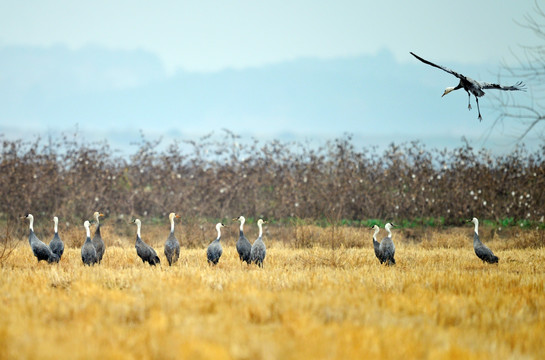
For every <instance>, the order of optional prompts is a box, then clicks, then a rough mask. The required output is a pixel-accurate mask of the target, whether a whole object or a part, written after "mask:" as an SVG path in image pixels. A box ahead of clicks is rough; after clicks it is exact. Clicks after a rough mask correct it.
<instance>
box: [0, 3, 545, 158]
mask: <svg viewBox="0 0 545 360" xmlns="http://www.w3.org/2000/svg"><path fill="white" fill-rule="evenodd" d="M534 6H535V4H534V2H532V1H518V2H510V1H504V2H498V1H492V0H484V1H478V2H475V1H469V0H462V1H423V0H417V1H411V2H399V1H380V2H378V1H346V0H344V1H342V0H341V1H335V2H331V1H316V0H314V1H237V0H235V1H209V0H200V1H155V2H153V4H150V3H146V2H135V1H93V2H74V1H30V2H13V1H5V0H0V66H1V67H0V95H2V97H1V98H2V99H3V100H0V107H1V108H3V109H4V111H3V112H1V113H0V131H2V133H4V136H6V137H18V136H23V135H24V136H28V134H39V135H42V136H44V135H45V134H50V133H58V132H61V131H70V130H72V129H74V128H75V127H77V128H78V129H80V131H81V132H82V133H84V134H86V135H88V136H89V137H91V138H97V137H99V138H100V137H104V138H106V139H107V140H109V141H111V142H113V143H115V144H116V145H119V146H121V147H123V146H126V144H128V143H129V142H130V141H131V140H133V138H134V137H135V136H138V133H139V131H140V130H141V131H143V132H144V133H149V134H152V135H153V136H165V137H166V138H187V137H191V136H196V135H197V134H204V133H208V132H210V131H214V130H216V131H217V130H218V129H221V128H227V129H230V130H232V131H234V132H235V133H241V134H247V135H249V136H250V135H251V136H255V135H258V136H267V137H269V138H271V137H282V136H284V137H286V136H292V137H293V136H295V137H318V138H324V139H327V138H331V137H335V136H340V135H342V134H343V133H353V134H355V135H356V138H358V139H360V141H361V142H362V143H365V144H371V145H372V144H373V143H374V142H375V143H379V144H384V143H386V142H390V141H404V140H405V141H406V140H411V139H420V140H422V141H423V142H425V143H427V144H430V145H433V146H435V145H442V144H446V143H448V144H459V143H460V139H461V137H462V136H464V137H466V138H469V139H470V140H472V141H475V143H476V144H477V145H481V146H484V147H490V148H492V149H496V150H497V149H500V148H506V147H508V146H511V145H512V144H513V140H514V138H515V137H516V132H517V131H519V132H520V129H517V128H516V126H515V125H511V124H507V125H506V126H503V127H501V128H495V129H493V130H492V131H491V128H490V125H491V123H492V122H493V120H494V118H495V117H496V116H497V114H498V112H497V109H494V108H493V105H494V104H493V103H492V102H491V101H488V102H487V101H485V100H481V111H482V112H483V118H484V119H485V121H483V122H481V123H479V122H478V121H477V113H476V108H475V103H474V99H473V107H474V109H473V110H472V111H471V112H468V111H467V95H466V94H465V93H464V92H458V93H456V94H454V93H453V94H452V95H450V94H449V95H448V97H445V98H441V97H440V95H441V94H442V92H443V90H444V88H445V87H447V86H455V85H456V84H457V80H456V79H455V78H452V76H451V75H449V74H446V73H442V72H441V71H440V70H438V69H434V68H431V67H428V66H426V65H424V64H422V63H420V62H418V61H417V60H416V59H414V58H413V57H412V56H411V55H410V54H409V51H413V52H415V53H417V54H419V55H420V56H422V57H424V58H427V59H429V60H431V61H434V62H436V63H439V64H442V65H446V66H449V67H451V68H454V69H456V70H457V71H458V72H462V73H467V74H471V75H470V76H472V77H474V78H479V77H482V78H483V80H485V79H486V80H487V81H496V80H498V73H499V71H500V70H501V66H502V64H507V65H512V64H515V56H516V55H517V53H518V52H519V51H520V46H521V45H530V46H531V45H535V44H537V43H538V39H537V38H534V37H533V36H532V34H531V33H530V32H529V31H528V30H527V29H525V28H524V27H522V26H520V24H517V22H519V23H524V19H525V16H527V15H529V14H532V13H533V8H534ZM510 81H511V80H510ZM517 96H518V94H517ZM29 130H30V131H29ZM490 134H491V135H490ZM487 135H489V136H488V137H487ZM526 141H527V142H528V143H529V144H530V146H532V144H534V145H535V144H536V142H535V141H534V140H532V138H528V139H527V140H526ZM533 141H534V142H533Z"/></svg>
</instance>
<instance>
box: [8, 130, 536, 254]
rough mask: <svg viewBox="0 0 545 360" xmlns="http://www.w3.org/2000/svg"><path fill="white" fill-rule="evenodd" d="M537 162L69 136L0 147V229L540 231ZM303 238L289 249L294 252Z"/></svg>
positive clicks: (339, 143)
mask: <svg viewBox="0 0 545 360" xmlns="http://www.w3.org/2000/svg"><path fill="white" fill-rule="evenodd" d="M544 155H545V147H543V148H542V149H541V151H538V152H536V153H528V152H527V151H526V150H525V149H524V148H523V147H521V148H519V149H517V150H516V151H513V152H512V153H510V154H508V155H503V156H493V155H491V154H489V153H487V152H486V151H484V150H481V151H476V150H474V149H472V148H471V147H469V146H468V145H465V146H461V147H459V148H457V149H453V150H437V149H426V147H425V146H424V145H422V144H420V143H417V142H414V143H408V144H401V145H399V144H391V145H390V146H389V147H388V149H387V150H386V151H384V153H382V154H379V153H377V152H376V150H375V149H372V148H371V149H367V148H364V149H356V148H355V147H354V145H353V143H352V141H351V138H350V136H348V135H347V136H346V137H344V138H341V139H336V140H334V141H330V142H327V143H326V144H324V145H322V146H310V145H307V144H301V143H281V142H278V141H270V142H265V143H263V142H258V141H257V140H255V141H244V139H240V137H239V136H237V135H235V134H233V133H231V132H229V131H225V132H224V133H222V134H219V135H215V136H207V137H204V138H201V139H199V140H197V141H191V142H185V143H173V144H170V145H169V146H163V145H162V144H160V142H159V141H149V140H147V139H146V138H145V137H143V136H142V139H141V141H140V143H138V144H137V146H136V150H135V151H134V153H133V154H131V155H129V156H120V155H116V152H115V151H113V150H112V149H111V148H110V147H109V146H108V144H107V143H96V144H88V143H86V142H84V141H83V140H81V138H80V137H79V136H78V135H77V134H76V135H73V136H68V135H65V136H64V137H62V138H60V139H56V140H55V139H50V140H49V141H47V142H44V141H42V140H40V139H37V140H35V141H33V142H27V141H22V140H19V141H9V140H3V141H2V148H1V152H0V173H2V177H1V178H0V198H1V199H2V202H1V203H0V213H1V214H0V217H1V218H3V219H4V220H6V219H8V218H9V219H12V218H11V217H14V216H16V215H21V214H23V213H24V212H26V211H31V212H33V213H34V214H35V215H36V217H37V218H40V217H50V216H53V214H55V215H57V216H59V217H60V218H61V222H64V223H69V224H74V223H75V224H80V223H82V222H83V221H82V220H83V219H87V218H89V217H90V214H92V213H93V212H94V211H96V210H97V209H100V211H102V212H104V213H106V214H107V215H108V216H110V221H112V219H113V221H116V222H118V221H124V219H127V218H132V217H135V216H138V217H140V218H142V219H146V218H152V219H153V220H152V221H155V222H160V221H161V219H162V218H164V217H165V216H166V215H167V214H168V213H169V212H171V211H176V212H177V213H180V214H182V216H183V217H184V219H185V220H184V221H185V225H186V226H192V227H195V228H196V229H197V228H199V226H201V225H202V224H203V223H205V222H207V221H208V220H207V219H214V220H215V219H220V218H231V217H234V216H238V215H240V214H244V215H245V216H246V217H247V218H249V219H252V218H257V217H265V218H267V219H269V220H273V221H274V220H276V221H280V220H282V221H292V220H290V219H294V221H297V220H296V219H303V220H301V221H302V222H303V223H304V222H305V221H306V220H304V219H311V220H312V221H314V222H316V221H319V222H322V223H323V224H325V225H328V226H333V227H336V226H339V225H343V224H344V223H343V222H346V221H349V222H356V223H357V222H358V221H361V220H365V221H366V220H367V219H383V220H385V219H393V220H399V219H403V220H408V221H411V222H412V223H413V224H414V225H427V224H430V223H434V224H435V225H461V224H462V221H463V220H465V219H467V218H471V217H472V216H474V215H475V216H478V217H479V218H480V219H488V220H493V221H496V222H497V223H498V224H503V223H505V225H506V226H510V225H516V224H520V223H523V224H529V223H532V222H534V223H543V218H544V216H545V192H543V191H542V189H543V188H545V163H544ZM123 217H124V218H123ZM203 219H204V220H203ZM38 226H40V225H38ZM15 230H16V231H18V230H17V229H15ZM333 231H334V230H333ZM17 235H21V233H17ZM308 235H309V236H310V235H311V234H308ZM305 236H307V234H306V233H304V232H302V233H301V237H298V238H297V241H300V244H299V246H301V247H305V246H307V245H306V241H307V240H306V237H305ZM332 246H336V245H335V244H332Z"/></svg>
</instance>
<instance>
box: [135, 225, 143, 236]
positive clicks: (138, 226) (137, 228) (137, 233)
mask: <svg viewBox="0 0 545 360" xmlns="http://www.w3.org/2000/svg"><path fill="white" fill-rule="evenodd" d="M141 226H142V224H141V223H140V221H137V222H136V235H137V236H138V237H139V238H142V235H141V234H140V227H141Z"/></svg>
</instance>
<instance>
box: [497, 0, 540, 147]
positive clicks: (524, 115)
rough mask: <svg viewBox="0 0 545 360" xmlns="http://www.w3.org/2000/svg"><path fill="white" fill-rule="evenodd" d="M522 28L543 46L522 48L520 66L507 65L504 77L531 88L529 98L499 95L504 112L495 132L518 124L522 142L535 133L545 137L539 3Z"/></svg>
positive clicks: (519, 53)
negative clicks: (506, 125) (520, 128)
mask: <svg viewBox="0 0 545 360" xmlns="http://www.w3.org/2000/svg"><path fill="white" fill-rule="evenodd" d="M517 24H518V25H519V26H522V27H523V28H526V29H527V30H529V32H531V33H532V34H533V35H534V36H536V37H537V39H538V42H541V41H543V45H541V44H539V45H532V46H526V45H520V50H521V51H520V52H517V53H515V52H514V51H513V54H514V56H515V57H516V59H517V65H515V66H509V65H504V66H503V71H502V74H500V75H503V76H504V77H509V78H515V79H517V80H524V81H525V82H526V84H527V85H528V90H529V92H528V97H525V98H521V97H515V96H513V95H512V94H505V93H499V94H497V95H495V98H496V100H497V101H498V103H499V105H500V107H501V109H502V112H501V114H500V115H499V116H498V118H497V119H496V121H495V122H494V125H493V128H494V127H496V126H498V125H502V124H504V123H506V122H507V121H510V122H512V121H514V122H515V123H517V125H520V126H521V127H522V132H521V135H519V136H518V140H522V139H523V138H525V137H526V136H527V135H528V134H530V133H534V134H537V135H538V136H540V137H545V126H543V125H545V91H544V90H545V11H544V10H543V9H542V8H541V6H540V5H539V2H538V1H537V0H536V1H535V7H534V12H533V13H532V14H528V15H526V16H525V17H524V20H523V21H522V22H517Z"/></svg>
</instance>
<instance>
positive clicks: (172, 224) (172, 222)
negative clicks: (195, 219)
mask: <svg viewBox="0 0 545 360" xmlns="http://www.w3.org/2000/svg"><path fill="white" fill-rule="evenodd" d="M170 232H171V233H173V232H174V216H172V217H171V218H170Z"/></svg>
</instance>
